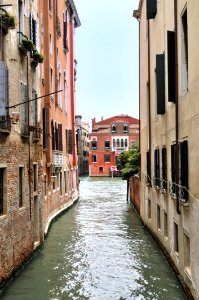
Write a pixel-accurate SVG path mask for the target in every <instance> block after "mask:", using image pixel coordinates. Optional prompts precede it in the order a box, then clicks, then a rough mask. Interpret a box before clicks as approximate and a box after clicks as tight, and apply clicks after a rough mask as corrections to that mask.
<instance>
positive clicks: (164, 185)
mask: <svg viewBox="0 0 199 300" xmlns="http://www.w3.org/2000/svg"><path fill="white" fill-rule="evenodd" d="M162 179H163V183H162V188H163V189H165V190H166V189H167V149H166V147H164V148H162Z"/></svg>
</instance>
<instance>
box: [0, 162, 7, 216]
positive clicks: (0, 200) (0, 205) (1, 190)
mask: <svg viewBox="0 0 199 300" xmlns="http://www.w3.org/2000/svg"><path fill="white" fill-rule="evenodd" d="M5 213H6V168H0V216H1V215H4V214H5Z"/></svg>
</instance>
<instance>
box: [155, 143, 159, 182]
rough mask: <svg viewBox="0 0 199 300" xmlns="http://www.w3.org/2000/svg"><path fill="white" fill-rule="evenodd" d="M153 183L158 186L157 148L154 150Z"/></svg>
mask: <svg viewBox="0 0 199 300" xmlns="http://www.w3.org/2000/svg"><path fill="white" fill-rule="evenodd" d="M154 177H155V178H154V185H155V186H156V187H160V152H159V149H155V151H154Z"/></svg>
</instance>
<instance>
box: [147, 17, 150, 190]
mask: <svg viewBox="0 0 199 300" xmlns="http://www.w3.org/2000/svg"><path fill="white" fill-rule="evenodd" d="M147 22H148V24H147V25H148V105H149V111H148V117H149V175H150V186H151V74H150V69H151V58H150V56H151V47H150V23H149V22H150V20H148V21H147Z"/></svg>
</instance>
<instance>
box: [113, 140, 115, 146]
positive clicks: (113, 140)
mask: <svg viewBox="0 0 199 300" xmlns="http://www.w3.org/2000/svg"><path fill="white" fill-rule="evenodd" d="M113 148H115V139H113Z"/></svg>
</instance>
